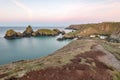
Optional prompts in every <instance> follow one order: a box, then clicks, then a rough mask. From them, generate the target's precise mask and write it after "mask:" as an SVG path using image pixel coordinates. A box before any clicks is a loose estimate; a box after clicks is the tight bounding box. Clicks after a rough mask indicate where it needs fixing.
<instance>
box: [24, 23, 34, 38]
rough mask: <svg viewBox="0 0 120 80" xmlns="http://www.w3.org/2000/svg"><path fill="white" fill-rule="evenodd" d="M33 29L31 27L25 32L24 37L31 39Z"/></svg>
mask: <svg viewBox="0 0 120 80" xmlns="http://www.w3.org/2000/svg"><path fill="white" fill-rule="evenodd" d="M33 32H34V31H33V29H32V27H31V26H30V25H29V26H28V27H27V28H26V30H25V31H24V32H23V36H24V37H31V36H32V33H33Z"/></svg>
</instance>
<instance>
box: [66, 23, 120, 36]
mask: <svg viewBox="0 0 120 80" xmlns="http://www.w3.org/2000/svg"><path fill="white" fill-rule="evenodd" d="M119 28H120V22H103V23H96V24H80V25H70V26H69V27H68V28H67V29H75V30H78V31H79V32H78V33H77V34H78V35H80V36H89V35H91V34H107V35H111V34H112V33H114V32H116V31H117V30H118V29H119Z"/></svg>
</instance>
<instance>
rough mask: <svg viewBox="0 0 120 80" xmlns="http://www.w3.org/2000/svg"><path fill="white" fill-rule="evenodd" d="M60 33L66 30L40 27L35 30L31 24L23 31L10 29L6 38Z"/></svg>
mask: <svg viewBox="0 0 120 80" xmlns="http://www.w3.org/2000/svg"><path fill="white" fill-rule="evenodd" d="M59 34H65V32H64V31H60V30H58V29H53V30H51V29H38V30H37V31H33V29H32V27H31V26H30V25H29V26H28V27H27V28H26V30H25V31H24V32H23V33H20V32H16V31H14V30H12V29H10V30H8V31H7V32H6V34H5V36H4V37H5V38H6V39H16V38H22V37H36V36H56V35H59Z"/></svg>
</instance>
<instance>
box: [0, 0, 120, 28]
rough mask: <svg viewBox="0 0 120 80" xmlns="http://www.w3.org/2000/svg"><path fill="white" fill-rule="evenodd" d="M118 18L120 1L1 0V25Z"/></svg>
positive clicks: (35, 24)
mask: <svg viewBox="0 0 120 80" xmlns="http://www.w3.org/2000/svg"><path fill="white" fill-rule="evenodd" d="M103 21H117V22H118V21H120V0H0V26H25V25H29V24H30V25H34V26H68V25H70V24H81V23H95V22H103Z"/></svg>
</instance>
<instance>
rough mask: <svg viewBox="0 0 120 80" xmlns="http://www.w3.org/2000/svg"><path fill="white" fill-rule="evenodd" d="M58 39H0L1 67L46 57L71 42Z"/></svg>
mask: <svg viewBox="0 0 120 80" xmlns="http://www.w3.org/2000/svg"><path fill="white" fill-rule="evenodd" d="M58 37H59V36H56V37H31V38H21V39H14V40H6V39H4V38H3V37H0V65H1V64H7V63H11V62H15V61H19V60H27V59H35V58H39V57H42V56H46V55H48V54H51V53H53V52H54V51H56V50H58V49H60V48H62V47H63V46H65V45H67V44H68V43H69V42H70V40H66V41H57V40H56V39H57V38H58Z"/></svg>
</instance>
